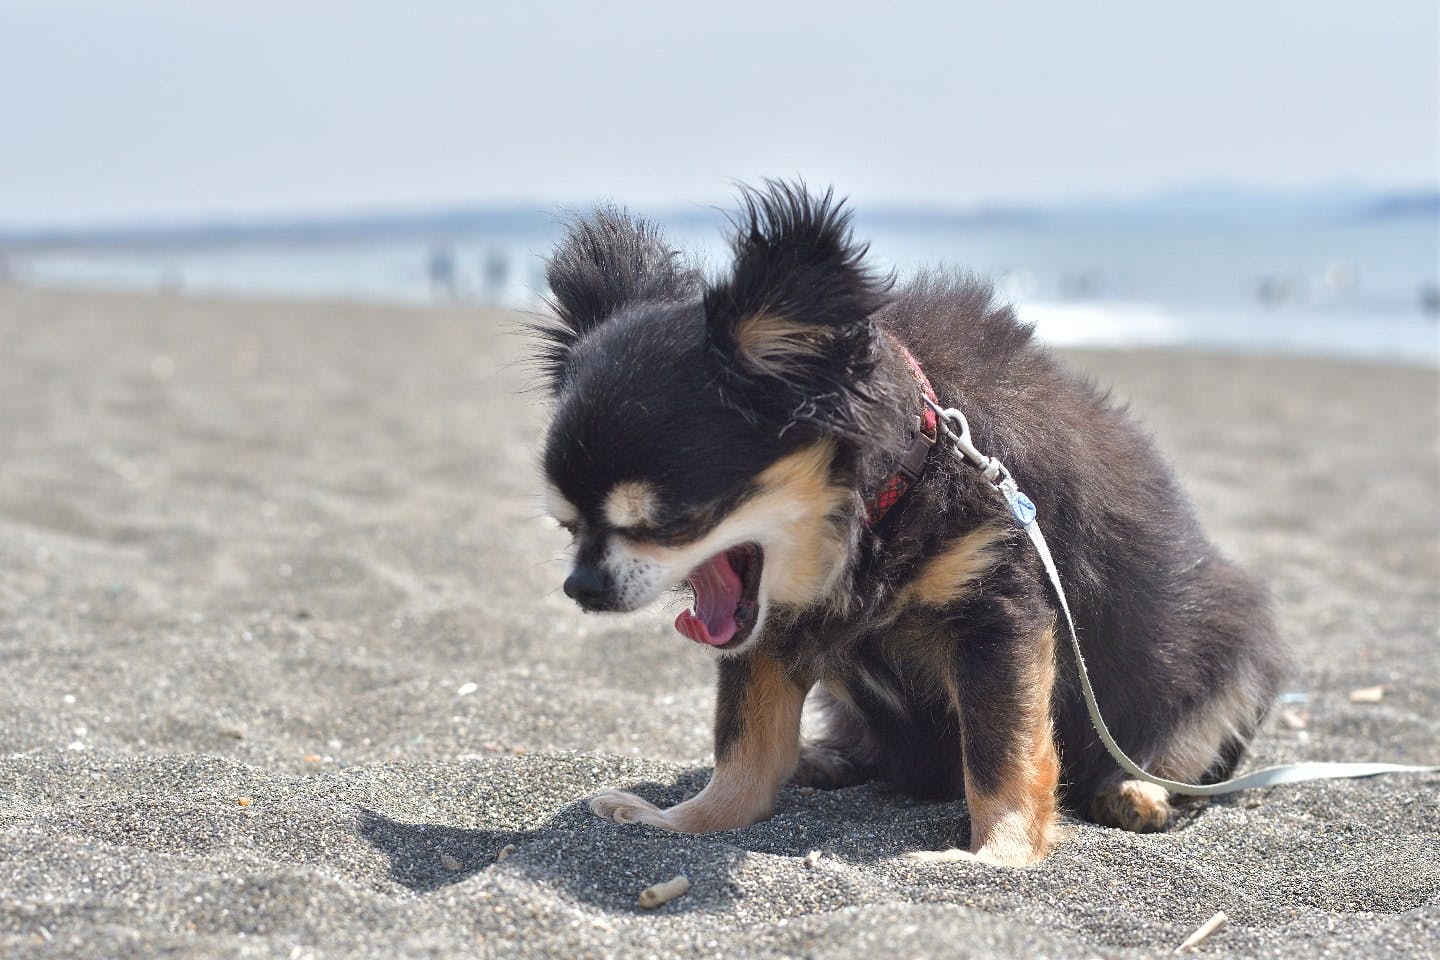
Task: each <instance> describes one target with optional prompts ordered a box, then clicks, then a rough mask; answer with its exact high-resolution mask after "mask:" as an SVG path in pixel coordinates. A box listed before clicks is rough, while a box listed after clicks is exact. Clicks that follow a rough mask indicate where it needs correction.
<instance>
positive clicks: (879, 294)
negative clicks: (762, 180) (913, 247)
mask: <svg viewBox="0 0 1440 960" xmlns="http://www.w3.org/2000/svg"><path fill="white" fill-rule="evenodd" d="M742 199H743V202H744V208H743V210H742V211H741V213H740V216H739V217H738V218H737V219H736V220H735V227H736V235H735V239H734V241H733V244H734V251H735V263H734V266H733V268H732V270H731V273H730V276H728V277H727V278H725V279H723V280H721V281H720V282H718V283H715V284H713V285H711V286H710V288H709V289H708V290H707V291H706V293H705V318H706V322H707V324H708V326H709V335H710V342H711V343H712V345H713V346H714V347H715V349H716V350H718V351H719V353H720V354H721V355H722V357H724V359H725V360H726V362H727V365H728V366H729V367H730V368H731V370H732V372H733V373H735V374H736V375H738V376H739V377H740V378H741V379H742V380H744V381H748V382H750V383H751V384H752V385H758V386H762V387H764V388H766V389H764V390H762V391H760V392H762V393H768V394H770V395H771V396H773V397H774V398H775V399H776V401H777V402H778V403H783V404H787V405H788V406H789V407H790V408H791V409H797V408H799V409H807V410H810V411H811V412H812V413H813V414H815V415H816V416H815V417H811V419H817V418H818V419H824V415H825V413H826V412H827V409H826V408H829V409H828V412H829V413H830V414H832V415H833V414H837V413H841V414H843V412H844V408H845V407H846V406H847V405H852V404H853V401H854V400H856V399H857V398H861V399H863V398H864V396H865V386H864V381H865V378H866V376H867V375H868V374H869V373H870V371H871V370H872V369H873V368H874V365H875V362H876V343H875V340H876V336H877V333H876V327H875V322H874V320H873V319H872V317H871V315H872V314H874V313H875V311H876V310H878V309H879V308H880V307H881V306H882V305H883V304H884V302H885V294H886V291H887V290H888V288H889V280H888V279H885V278H880V277H876V276H875V275H873V274H872V273H871V272H870V271H869V270H868V269H867V268H866V266H865V263H864V257H865V251H866V249H867V247H866V245H864V244H856V243H855V242H854V241H853V240H852V239H851V235H850V213H849V211H848V210H846V209H844V203H843V201H839V200H836V199H835V197H834V193H833V192H832V191H830V190H827V191H825V193H824V195H823V196H819V197H816V196H813V195H812V194H810V193H809V192H808V191H807V190H806V188H805V186H804V185H803V184H799V185H790V184H787V183H783V182H779V181H767V182H766V184H765V188H764V189H763V190H756V189H751V188H745V190H744V194H743V198H742Z"/></svg>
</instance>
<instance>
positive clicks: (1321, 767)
mask: <svg viewBox="0 0 1440 960" xmlns="http://www.w3.org/2000/svg"><path fill="white" fill-rule="evenodd" d="M935 413H936V414H937V415H938V416H939V418H940V426H939V429H940V432H941V435H942V437H943V438H944V439H945V440H946V441H947V442H948V443H949V444H950V446H951V450H952V452H953V453H954V454H955V456H956V457H958V458H960V459H962V460H964V461H966V462H968V463H971V464H973V465H974V466H976V467H978V468H980V470H981V471H982V472H984V474H985V479H986V480H988V481H989V482H990V484H991V486H993V487H994V488H995V490H996V491H998V492H999V493H1000V494H1001V496H1003V497H1004V498H1005V502H1006V503H1008V504H1009V505H1010V512H1011V513H1012V514H1013V515H1014V517H1015V522H1016V523H1018V524H1020V526H1021V527H1022V528H1023V529H1024V531H1025V533H1026V534H1027V535H1028V536H1029V537H1030V542H1031V543H1032V544H1034V545H1035V552H1036V553H1037V554H1039V555H1040V562H1041V563H1042V564H1044V566H1045V573H1046V575H1047V576H1048V577H1049V578H1050V586H1051V587H1053V588H1054V590H1055V597H1056V599H1058V600H1059V601H1060V610H1061V612H1062V613H1064V614H1065V626H1066V628H1067V629H1068V630H1069V632H1070V647H1071V649H1072V650H1074V652H1075V666H1076V671H1077V673H1078V674H1079V676H1080V689H1081V691H1082V692H1083V693H1084V695H1085V709H1086V710H1088V711H1089V713H1090V722H1091V724H1093V725H1094V727H1095V732H1096V733H1097V734H1099V735H1100V741H1101V742H1102V743H1104V744H1105V749H1106V750H1108V751H1110V756H1112V757H1114V758H1115V762H1116V763H1118V764H1119V765H1120V766H1121V767H1122V768H1123V769H1124V770H1125V772H1126V773H1128V774H1130V775H1131V776H1133V777H1135V778H1136V779H1138V780H1144V781H1146V782H1147V783H1153V784H1157V785H1159V786H1161V787H1164V788H1165V789H1166V790H1168V791H1170V792H1171V793H1179V794H1186V795H1189V796H1196V797H1210V796H1218V795H1220V794H1225V793H1235V792H1236V791H1238V790H1249V789H1251V788H1253V787H1269V786H1274V785H1276V784H1281V783H1299V782H1301V781H1303V780H1343V779H1349V778H1352V777H1373V776H1375V775H1377V774H1382V773H1435V772H1437V771H1440V766H1410V765H1406V764H1400V763H1325V762H1310V763H1287V764H1281V765H1279V766H1274V767H1265V768H1264V769H1262V770H1256V771H1254V772H1253V773H1247V774H1245V775H1244V776H1243V777H1234V778H1232V779H1229V780H1223V781H1221V782H1220V783H1204V784H1197V783H1184V782H1182V781H1179V780H1167V779H1166V778H1164V777H1157V776H1155V775H1154V774H1152V773H1149V772H1148V771H1146V770H1145V769H1144V768H1142V767H1141V766H1140V765H1139V764H1138V763H1136V762H1135V761H1134V760H1131V759H1130V757H1129V756H1127V755H1126V753H1125V751H1124V750H1123V749H1121V747H1120V744H1119V743H1117V742H1116V740H1115V737H1114V736H1112V735H1111V733H1110V728H1109V727H1107V726H1106V725H1105V718H1104V717H1102V716H1101V715H1100V705H1099V704H1098V703H1097V702H1096V700H1095V688H1094V687H1093V686H1092V685H1091V683H1090V672H1089V670H1087V669H1086V667H1085V654H1084V653H1083V652H1082V651H1081V650H1080V637H1079V636H1078V635H1077V634H1076V632H1075V621H1074V619H1073V618H1072V617H1071V615H1070V603H1069V601H1067V600H1066V599H1065V588H1064V587H1063V586H1061V584H1060V573H1059V571H1057V570H1056V569H1055V558H1054V557H1052V556H1051V555H1050V546H1049V544H1047V543H1046V542H1045V534H1043V533H1042V532H1041V531H1040V524H1039V523H1038V522H1037V521H1036V511H1035V504H1034V503H1032V502H1031V500H1030V498H1029V497H1027V496H1025V494H1024V493H1022V492H1021V491H1020V486H1019V484H1017V483H1016V482H1015V479H1014V478H1013V477H1012V476H1011V475H1010V471H1009V470H1007V469H1006V468H1005V465H1004V464H1002V463H1001V462H1000V461H999V460H997V459H995V458H994V457H987V456H985V455H984V454H982V453H981V452H980V451H979V450H977V449H976V448H975V445H974V444H973V443H972V442H971V440H970V425H969V424H968V423H967V422H966V420H965V415H964V414H963V413H961V412H960V411H959V410H956V409H954V408H953V407H952V408H949V409H945V410H941V409H940V406H939V404H938V403H937V404H935Z"/></svg>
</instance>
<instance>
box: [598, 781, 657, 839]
mask: <svg viewBox="0 0 1440 960" xmlns="http://www.w3.org/2000/svg"><path fill="white" fill-rule="evenodd" d="M590 812H591V813H593V814H595V816H597V817H599V818H600V819H602V820H609V821H610V822H612V823H648V824H649V825H650V826H652V827H659V828H661V829H662V830H674V829H675V827H674V826H672V825H671V824H670V821H669V820H667V819H666V817H665V811H663V810H661V809H660V808H659V807H657V806H655V804H653V803H651V802H650V801H648V800H644V799H642V798H640V797H637V796H635V794H633V793H626V792H625V791H623V790H601V791H600V792H599V793H597V794H595V796H593V797H591V798H590Z"/></svg>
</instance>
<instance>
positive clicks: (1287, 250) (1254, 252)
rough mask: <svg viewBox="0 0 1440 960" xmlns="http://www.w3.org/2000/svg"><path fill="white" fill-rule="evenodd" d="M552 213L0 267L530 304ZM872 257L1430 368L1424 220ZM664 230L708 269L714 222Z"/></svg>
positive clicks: (715, 237)
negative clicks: (398, 231)
mask: <svg viewBox="0 0 1440 960" xmlns="http://www.w3.org/2000/svg"><path fill="white" fill-rule="evenodd" d="M560 230H561V226H560V220H559V218H558V217H557V218H555V219H553V220H550V219H545V220H541V221H534V222H529V223H525V224H519V225H513V226H509V227H495V228H490V229H470V230H446V231H437V232H435V233H433V234H428V235H427V234H425V233H422V232H419V231H409V232H406V233H404V234H403V235H387V236H375V235H364V234H358V235H355V236H348V237H347V236H343V235H341V236H337V235H334V234H330V235H326V236H324V237H319V238H315V237H312V238H309V239H299V238H278V239H277V238H269V237H267V238H264V239H252V240H229V241H225V242H219V241H215V242H204V243H200V242H190V243H183V244H175V243H171V244H166V243H157V242H147V243H143V244H137V243H132V244H128V245H127V244H117V243H109V244H105V245H95V246H85V245H78V246H77V245H67V246H56V247H48V248H47V247H34V248H25V247H16V248H13V249H10V250H9V251H8V253H7V252H6V251H5V250H3V249H0V281H4V280H6V279H7V278H8V280H9V281H10V282H21V283H29V284H37V285H50V286H69V287H87V288H129V289H135V288H138V289H160V290H170V291H183V292H196V293H221V294H230V295H242V296H283V297H301V298H348V299H360V300H382V301H395V302H402V303H430V302H435V301H437V300H440V301H449V300H459V301H475V302H483V303H491V304H497V305H503V306H506V307H511V308H516V309H522V310H529V309H539V308H540V307H541V305H542V303H543V296H544V264H543V261H544V256H545V254H546V252H547V251H548V250H549V249H550V247H551V246H552V244H553V243H554V242H555V240H556V238H557V237H558V236H559V233H560ZM855 230H856V235H857V237H859V238H861V239H864V240H867V241H868V242H869V243H870V245H871V256H872V258H873V262H874V263H875V264H876V265H878V266H881V267H883V268H885V269H891V270H894V271H895V273H896V274H897V276H898V277H899V278H900V279H901V280H902V281H903V279H904V278H905V277H906V276H908V275H911V274H913V273H914V272H915V271H917V270H921V269H927V268H937V267H938V268H941V269H956V270H965V271H969V272H973V273H975V274H978V275H980V276H982V277H985V278H988V279H990V280H991V281H992V282H993V283H994V284H995V285H996V287H997V289H998V291H999V292H1000V294H1001V295H1002V296H1003V297H1005V298H1006V299H1008V300H1009V301H1010V302H1012V303H1014V304H1015V305H1016V308H1017V310H1018V312H1019V315H1020V317H1021V318H1022V319H1023V320H1025V321H1026V322H1029V323H1032V324H1034V325H1035V328H1036V332H1037V335H1038V336H1039V337H1041V338H1042V339H1044V340H1046V341H1048V342H1051V343H1053V344H1057V345H1065V346H1104V347H1135V346H1172V347H1174V346H1179V347H1196V348H1214V349H1238V350H1246V351H1268V352H1284V353H1317V354H1327V355H1340V356H1348V357H1356V358H1373V359H1385V360H1392V361H1399V362H1406V363H1418V364H1424V365H1429V366H1436V365H1440V225H1437V222H1436V221H1435V219H1434V218H1433V217H1430V216H1424V215H1412V216H1404V217H1391V218H1377V219H1369V220H1355V221H1351V222H1344V223H1332V224H1322V225H1315V224H1306V225H1283V224H1272V225H1262V226H1254V225H1243V226H1242V225H1176V224H1158V225H1157V224H1144V223H1127V222H1120V223H1112V224H1106V223H1061V224H1048V225H1047V224H1030V223H1014V222H997V223H988V224H987V223H983V222H975V221H973V220H972V221H963V222H955V221H946V220H944V219H926V218H924V217H908V218H902V217H889V218H880V219H875V220H872V221H867V220H865V219H863V218H862V219H858V220H857V222H856V225H855ZM668 236H669V237H670V239H671V241H672V242H673V243H674V244H675V245H676V246H678V247H680V248H681V249H684V250H686V251H687V252H688V253H690V254H692V255H693V256H694V258H695V259H696V260H697V261H698V262H700V263H702V264H703V265H705V267H706V269H707V270H710V271H715V270H718V269H720V268H721V267H723V265H724V263H725V262H726V259H727V253H726V249H725V246H724V241H723V238H722V234H721V230H720V224H718V223H708V222H707V223H704V224H703V225H702V224H699V223H697V222H695V220H694V218H692V219H691V221H689V222H688V223H687V225H685V226H683V227H682V228H681V229H679V230H674V231H670V232H669V234H668Z"/></svg>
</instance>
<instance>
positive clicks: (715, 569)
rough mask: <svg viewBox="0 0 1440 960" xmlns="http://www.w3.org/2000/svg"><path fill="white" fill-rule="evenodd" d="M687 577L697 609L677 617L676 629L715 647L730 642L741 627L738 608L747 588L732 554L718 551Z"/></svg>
mask: <svg viewBox="0 0 1440 960" xmlns="http://www.w3.org/2000/svg"><path fill="white" fill-rule="evenodd" d="M688 579H689V581H690V586H691V587H693V588H694V590H695V609H694V610H693V611H691V610H685V611H682V612H681V614H680V616H678V617H676V618H675V629H676V630H679V631H680V632H681V633H683V634H685V636H687V637H689V638H690V639H691V640H694V641H695V642H696V643H708V644H709V645H710V646H712V647H719V646H723V645H724V644H726V643H729V642H730V638H731V637H733V636H735V631H736V630H737V629H738V628H737V627H736V625H735V608H736V607H737V606H738V605H739V603H740V593H741V591H742V590H743V588H744V587H743V584H741V582H740V575H739V574H738V573H736V572H735V568H734V567H732V566H730V559H729V557H727V556H726V555H725V554H724V553H717V554H716V555H715V556H713V557H711V558H710V559H709V560H706V561H705V562H704V563H703V564H702V565H700V566H699V567H696V568H695V569H694V570H692V571H691V572H690V576H689V578H688Z"/></svg>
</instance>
